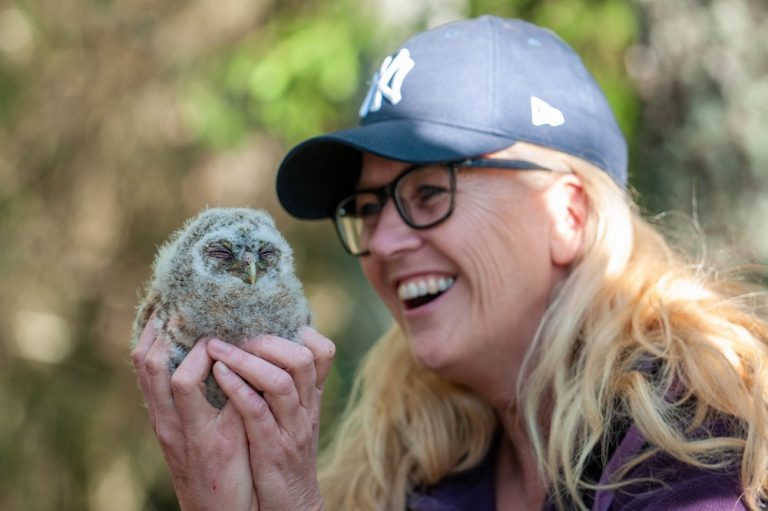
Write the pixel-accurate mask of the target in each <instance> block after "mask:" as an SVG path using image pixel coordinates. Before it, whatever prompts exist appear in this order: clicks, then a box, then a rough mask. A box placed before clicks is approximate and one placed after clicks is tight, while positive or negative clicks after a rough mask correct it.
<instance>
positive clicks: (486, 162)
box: [330, 158, 553, 257]
mask: <svg viewBox="0 0 768 511" xmlns="http://www.w3.org/2000/svg"><path fill="white" fill-rule="evenodd" d="M427 165H444V166H446V167H447V168H448V171H449V184H450V192H451V199H450V204H449V206H448V211H447V212H446V213H445V215H443V216H442V217H440V218H438V219H437V220H435V221H433V222H430V223H428V224H425V225H417V224H414V223H413V222H412V221H411V220H410V219H409V218H408V216H407V215H406V213H405V207H404V206H403V205H402V204H401V203H400V200H399V198H398V195H397V194H396V191H397V187H398V185H399V184H400V183H401V182H402V180H403V179H404V178H405V177H406V176H407V175H408V174H411V173H412V172H415V171H417V170H419V169H421V168H423V167H425V166H427ZM460 168H484V169H504V170H543V171H547V172H553V170H552V169H549V168H546V167H543V166H541V165H539V164H537V163H533V162H530V161H527V160H506V159H496V158H467V159H465V160H458V161H449V162H437V163H417V164H415V165H411V166H410V167H408V168H406V169H405V170H403V171H402V172H401V173H400V174H398V175H397V177H395V178H394V179H393V180H392V181H390V182H389V183H387V184H386V185H384V186H379V187H376V188H361V189H360V190H355V192H354V193H352V194H350V195H347V196H346V197H344V198H343V199H342V200H340V201H339V202H338V204H337V205H336V207H335V208H334V209H333V212H332V214H331V215H330V216H331V218H333V225H334V227H335V228H336V234H338V236H339V240H340V241H341V245H342V246H343V247H344V250H346V251H347V253H349V254H350V255H353V256H356V257H360V256H364V255H368V254H369V253H370V251H369V250H364V251H362V252H360V253H355V252H353V251H352V249H351V248H350V247H349V246H348V244H347V242H346V241H345V240H344V236H343V234H342V232H341V227H340V226H339V218H340V217H339V214H338V212H339V209H340V207H339V206H340V205H341V204H342V203H344V202H346V201H347V200H349V199H350V198H352V197H354V196H355V195H359V194H361V193H371V194H373V195H375V196H376V198H377V199H378V202H379V208H381V209H383V208H384V205H385V204H386V202H387V199H390V198H391V199H392V200H393V201H394V202H395V209H396V210H397V214H398V215H400V218H401V219H402V220H403V222H405V224H406V225H407V226H408V227H410V228H411V229H417V230H422V229H429V228H430V227H434V226H435V225H438V224H440V223H441V222H444V221H445V220H446V219H448V218H449V217H450V216H451V214H453V209H454V206H455V204H456V173H457V172H458V169H460Z"/></svg>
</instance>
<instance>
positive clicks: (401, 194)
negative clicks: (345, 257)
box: [333, 158, 551, 256]
mask: <svg viewBox="0 0 768 511" xmlns="http://www.w3.org/2000/svg"><path fill="white" fill-rule="evenodd" d="M460 168H493V169H510V170H546V171H550V170H551V169H547V168H544V167H542V166H541V165H537V164H535V163H531V162H529V161H525V160H497V159H491V158H473V159H467V160H462V161H456V162H448V163H429V164H423V165H413V166H411V167H408V168H407V169H405V170H404V171H403V172H402V173H401V174H400V175H399V176H397V177H396V178H395V179H393V180H392V181H391V182H390V183H389V184H386V185H384V186H381V187H378V188H364V189H362V190H358V191H356V192H355V193H353V194H352V195H350V196H349V197H347V198H345V199H344V200H342V201H341V202H339V204H338V206H336V210H335V211H334V214H333V219H334V224H335V226H336V232H338V233H339V238H340V239H341V244H342V245H344V248H345V249H346V250H347V252H349V253H350V254H352V255H354V256H361V255H366V254H368V251H369V242H370V239H371V236H373V232H374V231H375V229H376V225H377V224H378V222H379V217H380V216H381V211H382V210H383V209H384V205H385V204H386V202H387V199H389V198H392V199H394V201H395V207H396V209H397V212H398V214H399V215H400V218H402V219H403V222H405V223H406V225H408V226H409V227H411V228H413V229H427V228H429V227H433V226H435V225H437V224H439V223H440V222H442V221H444V220H445V219H446V218H448V217H449V216H451V213H453V208H454V204H455V200H456V173H457V171H458V169H460Z"/></svg>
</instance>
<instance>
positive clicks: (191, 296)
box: [132, 208, 310, 408]
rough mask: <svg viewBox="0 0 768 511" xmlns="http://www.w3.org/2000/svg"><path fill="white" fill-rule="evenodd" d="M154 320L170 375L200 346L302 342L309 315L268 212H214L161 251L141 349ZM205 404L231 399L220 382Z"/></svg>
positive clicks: (139, 324) (209, 385) (209, 382)
mask: <svg viewBox="0 0 768 511" xmlns="http://www.w3.org/2000/svg"><path fill="white" fill-rule="evenodd" d="M153 314H154V317H155V322H156V327H157V329H158V331H159V332H161V333H162V334H164V335H163V337H164V338H165V339H167V340H168V342H169V343H170V362H169V366H170V367H169V371H173V370H175V369H176V367H178V365H179V364H180V363H181V361H182V360H183V359H184V357H185V356H186V355H187V353H188V352H189V350H190V349H191V348H192V347H193V346H194V344H195V343H196V342H198V341H199V340H201V339H206V338H210V337H217V338H219V339H222V340H224V341H226V342H229V343H232V344H234V345H239V344H241V343H242V342H243V340H245V339H248V338H253V337H257V336H259V335H263V334H273V335H278V336H280V337H283V338H286V339H290V340H293V341H296V342H298V331H299V329H300V328H301V327H302V326H305V325H308V324H309V323H310V311H309V306H308V304H307V300H306V298H305V296H304V293H303V291H302V286H301V282H299V279H298V278H297V277H296V274H295V273H294V268H293V252H292V250H291V247H290V246H289V245H288V242H287V241H286V240H285V239H284V238H283V236H282V235H281V234H280V232H279V231H278V230H277V228H276V227H275V223H274V221H273V220H272V217H270V216H269V214H268V213H266V212H265V211H263V210H256V209H250V208H211V209H207V210H205V211H203V212H202V213H200V214H199V215H197V216H196V217H194V218H191V219H189V220H188V221H187V222H186V223H185V224H184V226H183V227H182V228H181V229H179V230H178V231H176V232H175V233H174V234H173V235H171V237H170V239H169V240H168V242H166V243H165V244H164V245H163V246H161V247H160V249H159V251H158V253H157V256H156V258H155V262H154V274H153V277H152V279H151V280H150V282H149V284H148V285H147V289H146V293H145V297H144V299H143V300H142V301H141V303H140V304H139V307H138V312H137V315H136V319H135V321H134V324H133V340H132V345H134V346H135V345H136V343H137V342H138V339H139V337H140V335H141V332H142V330H143V329H144V327H145V325H146V324H147V321H149V319H150V317H152V315H153ZM205 384H206V397H207V399H208V401H209V402H210V403H211V404H212V405H213V406H215V407H217V408H222V407H223V406H224V404H225V403H226V401H227V399H226V396H225V395H224V393H223V391H222V390H221V388H219V386H218V384H217V383H216V380H215V379H214V377H213V375H209V376H208V378H207V379H206V382H205Z"/></svg>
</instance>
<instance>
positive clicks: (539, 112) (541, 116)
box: [531, 96, 565, 126]
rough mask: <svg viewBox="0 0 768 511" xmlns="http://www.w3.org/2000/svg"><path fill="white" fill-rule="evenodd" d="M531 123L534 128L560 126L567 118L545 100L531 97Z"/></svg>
mask: <svg viewBox="0 0 768 511" xmlns="http://www.w3.org/2000/svg"><path fill="white" fill-rule="evenodd" d="M531 122H532V123H533V125H534V126H544V125H545V124H546V125H549V126H560V125H561V124H564V123H565V116H564V115H563V112H561V111H560V110H558V109H557V108H555V107H553V106H552V105H550V104H549V103H547V102H546V101H544V100H543V99H541V98H537V97H536V96H531Z"/></svg>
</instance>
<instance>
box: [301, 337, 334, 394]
mask: <svg viewBox="0 0 768 511" xmlns="http://www.w3.org/2000/svg"><path fill="white" fill-rule="evenodd" d="M299 336H300V338H301V340H302V342H303V343H304V346H306V347H307V348H308V349H309V350H310V351H311V352H312V355H313V357H314V360H315V372H316V374H317V383H316V384H315V385H316V386H317V388H318V389H322V388H323V383H324V382H325V379H326V378H327V377H328V374H329V373H330V372H331V366H332V365H333V359H334V358H335V357H336V345H335V344H333V342H331V340H330V339H328V338H326V337H324V336H322V335H320V333H318V331H317V330H315V329H314V328H310V327H304V328H302V329H301V330H299Z"/></svg>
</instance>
